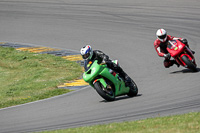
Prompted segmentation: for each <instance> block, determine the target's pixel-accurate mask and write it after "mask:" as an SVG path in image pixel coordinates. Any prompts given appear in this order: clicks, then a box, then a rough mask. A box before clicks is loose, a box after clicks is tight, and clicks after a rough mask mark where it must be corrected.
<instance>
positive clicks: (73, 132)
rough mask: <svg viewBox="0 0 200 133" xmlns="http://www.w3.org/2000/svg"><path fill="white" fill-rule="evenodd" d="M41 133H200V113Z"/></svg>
mask: <svg viewBox="0 0 200 133" xmlns="http://www.w3.org/2000/svg"><path fill="white" fill-rule="evenodd" d="M41 133H200V112H199V113H189V114H183V115H175V116H168V117H158V118H149V119H146V120H139V121H133V122H123V123H112V124H107V125H96V126H87V127H80V128H71V129H65V130H55V131H44V132H41Z"/></svg>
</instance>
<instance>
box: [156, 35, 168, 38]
mask: <svg viewBox="0 0 200 133" xmlns="http://www.w3.org/2000/svg"><path fill="white" fill-rule="evenodd" d="M166 36H167V35H166V34H165V35H162V36H158V38H160V39H165V38H166Z"/></svg>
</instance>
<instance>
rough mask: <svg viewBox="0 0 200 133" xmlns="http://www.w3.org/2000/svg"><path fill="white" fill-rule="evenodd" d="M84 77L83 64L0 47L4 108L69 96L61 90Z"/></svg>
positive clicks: (0, 92)
mask: <svg viewBox="0 0 200 133" xmlns="http://www.w3.org/2000/svg"><path fill="white" fill-rule="evenodd" d="M81 73H82V69H81V67H80V65H79V64H77V63H75V62H71V61H67V60H65V59H63V58H61V57H57V56H54V55H47V54H36V53H30V52H22V51H17V50H15V49H13V48H3V47H0V83H1V85H0V108H3V107H8V106H13V105H18V104H22V103H27V102H31V101H35V100H40V99H44V98H48V97H52V96H55V95H60V94H63V93H67V92H69V91H70V90H68V89H57V86H58V85H60V84H62V83H64V82H67V81H70V80H73V79H76V78H79V77H80V76H81Z"/></svg>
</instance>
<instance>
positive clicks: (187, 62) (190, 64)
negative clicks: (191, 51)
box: [182, 55, 198, 72]
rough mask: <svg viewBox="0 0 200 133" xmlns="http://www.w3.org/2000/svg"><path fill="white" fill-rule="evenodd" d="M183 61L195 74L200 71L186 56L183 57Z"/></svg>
mask: <svg viewBox="0 0 200 133" xmlns="http://www.w3.org/2000/svg"><path fill="white" fill-rule="evenodd" d="M182 60H183V61H184V62H185V64H186V65H187V67H188V68H189V69H191V70H192V71H193V72H197V71H198V70H197V68H196V65H195V64H194V63H193V62H192V61H191V60H189V59H188V57H187V56H186V55H184V56H183V57H182Z"/></svg>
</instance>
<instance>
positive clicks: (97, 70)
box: [83, 60, 138, 101]
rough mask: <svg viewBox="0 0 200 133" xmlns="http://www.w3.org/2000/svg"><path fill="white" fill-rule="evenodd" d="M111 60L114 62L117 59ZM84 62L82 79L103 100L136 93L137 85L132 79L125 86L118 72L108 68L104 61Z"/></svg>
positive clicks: (111, 99) (131, 95)
mask: <svg viewBox="0 0 200 133" xmlns="http://www.w3.org/2000/svg"><path fill="white" fill-rule="evenodd" d="M113 62H114V63H116V62H117V60H114V61H113ZM85 64H86V65H85V72H84V73H83V79H84V80H85V82H87V83H89V84H90V86H92V87H93V88H94V89H95V90H96V91H97V93H98V94H99V95H100V96H101V97H102V98H104V99H105V100H107V101H114V100H115V97H117V96H121V95H128V96H129V97H134V96H136V95H137V94H138V88H137V85H136V84H135V82H134V81H133V80H132V79H131V83H130V85H129V87H126V86H125V82H124V81H123V80H122V78H121V77H120V76H119V74H118V73H116V72H115V71H113V70H111V69H109V68H108V67H107V65H106V64H105V63H101V64H98V63H97V60H94V61H91V60H88V62H87V63H85Z"/></svg>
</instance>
